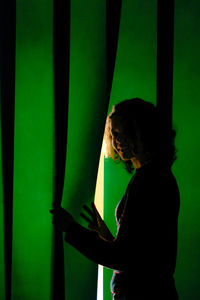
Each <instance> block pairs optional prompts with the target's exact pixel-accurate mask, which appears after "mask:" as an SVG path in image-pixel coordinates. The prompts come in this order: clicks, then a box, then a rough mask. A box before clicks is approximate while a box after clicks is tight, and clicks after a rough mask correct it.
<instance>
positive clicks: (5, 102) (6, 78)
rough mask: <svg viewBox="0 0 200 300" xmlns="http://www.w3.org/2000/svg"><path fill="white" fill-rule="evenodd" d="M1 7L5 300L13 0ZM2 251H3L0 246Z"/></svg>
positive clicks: (9, 209)
mask: <svg viewBox="0 0 200 300" xmlns="http://www.w3.org/2000/svg"><path fill="white" fill-rule="evenodd" d="M0 9H1V13H0V15H1V29H0V30H1V41H0V43H1V45H0V47H1V56H0V73H1V78H0V80H1V82H0V84H1V87H0V92H1V95H0V97H1V98H0V101H1V129H2V133H1V136H2V171H3V172H2V173H3V196H4V201H3V202H4V254H5V299H6V300H10V299H11V270H12V215H13V159H14V108H15V97H14V96H15V38H16V31H15V25H16V1H9V2H6V1H1V5H0ZM1 221H2V220H1ZM1 251H3V247H2V250H1ZM1 275H2V276H3V277H4V274H1ZM0 293H1V292H0Z"/></svg>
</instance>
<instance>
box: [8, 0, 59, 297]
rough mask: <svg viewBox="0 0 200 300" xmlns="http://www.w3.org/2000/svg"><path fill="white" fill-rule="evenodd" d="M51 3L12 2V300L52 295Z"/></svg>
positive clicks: (52, 97)
mask: <svg viewBox="0 0 200 300" xmlns="http://www.w3.org/2000/svg"><path fill="white" fill-rule="evenodd" d="M53 174H54V92H53V2H52V1H49V0H43V1H40V0H30V1H22V0H18V1H17V6H16V78H15V135H14V191H13V245H12V249H13V251H12V299H13V300H19V299H20V300H27V299H29V300H35V299H38V300H47V299H50V297H51V283H52V282H51V269H52V228H53V227H52V223H51V220H52V218H51V215H50V213H49V210H50V209H51V206H52V202H53V191H54V189H53Z"/></svg>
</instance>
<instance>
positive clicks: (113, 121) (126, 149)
mask: <svg viewBox="0 0 200 300" xmlns="http://www.w3.org/2000/svg"><path fill="white" fill-rule="evenodd" d="M110 133H111V137H112V146H113V148H114V149H115V151H116V152H117V153H118V154H119V155H120V157H121V159H122V160H124V161H126V160H130V159H132V158H133V157H134V152H133V144H132V141H131V139H130V138H128V137H127V135H126V124H125V121H124V119H123V118H122V117H120V116H118V115H115V114H113V115H112V116H111V118H110Z"/></svg>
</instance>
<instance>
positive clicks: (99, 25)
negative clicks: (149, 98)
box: [0, 0, 121, 300]
mask: <svg viewBox="0 0 200 300" xmlns="http://www.w3.org/2000/svg"><path fill="white" fill-rule="evenodd" d="M11 4H12V5H11ZM120 7H121V1H107V2H106V1H105V2H102V1H89V0H88V1H86V2H85V1H84V3H83V2H82V1H80V0H79V1H78V0H77V1H71V3H70V1H49V0H44V1H28V2H27V1H20V0H17V1H11V3H10V2H9V3H8V2H6V1H2V2H1V8H2V9H1V17H2V18H1V137H2V139H1V141H2V147H1V152H2V175H1V181H2V185H1V186H2V189H1V208H2V210H1V215H0V217H1V222H0V223H1V226H0V230H1V250H0V257H1V258H2V261H3V264H1V269H0V271H1V287H2V289H1V299H6V300H8V299H36V298H37V299H50V298H52V299H66V298H67V299H80V297H81V298H82V299H91V298H96V285H97V266H96V265H95V264H93V263H91V262H90V261H87V260H85V259H84V258H82V257H81V256H80V255H78V254H77V253H76V251H74V250H73V249H68V247H67V245H65V247H63V237H62V234H61V233H60V232H57V231H56V230H54V229H53V226H52V224H51V215H50V213H49V209H50V208H51V206H52V204H53V205H60V204H61V202H62V206H63V207H65V208H67V209H68V210H69V211H70V212H71V213H73V214H74V216H75V217H76V218H77V220H79V214H80V210H81V207H82V205H83V204H85V203H88V202H91V201H93V200H94V192H95V186H96V177H97V170H98V163H99V158H100V151H101V145H102V138H103V131H104V125H105V118H106V115H107V109H108V103H109V95H110V90H111V84H112V76H113V71H114V65H115V56H116V48H117V41H118V30H119V22H120ZM116 8H117V9H116ZM3 209H4V210H3ZM64 254H65V263H64ZM65 264H66V265H65ZM4 271H5V272H4ZM65 281H66V282H65ZM77 286H78V288H77Z"/></svg>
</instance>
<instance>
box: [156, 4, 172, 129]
mask: <svg viewBox="0 0 200 300" xmlns="http://www.w3.org/2000/svg"><path fill="white" fill-rule="evenodd" d="M173 51H174V0H170V1H165V2H163V1H162V0H158V5H157V107H158V109H159V110H160V112H161V114H162V116H163V119H164V120H165V121H166V122H167V123H168V127H169V129H170V128H171V126H172V98H173Z"/></svg>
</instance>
